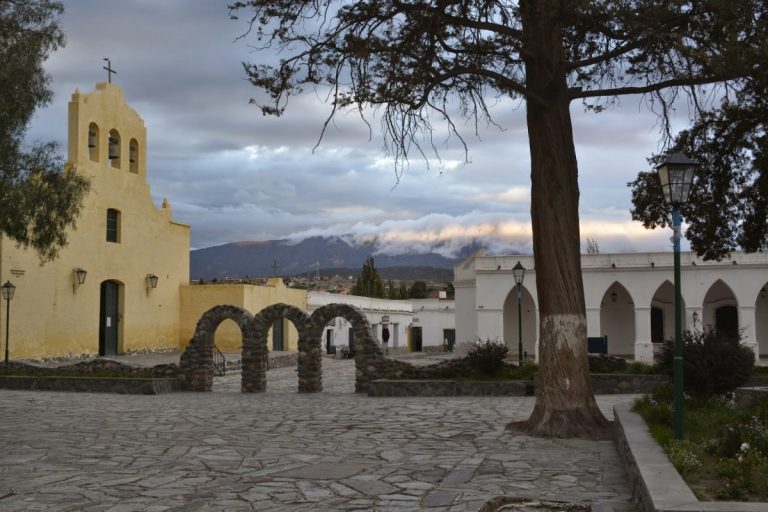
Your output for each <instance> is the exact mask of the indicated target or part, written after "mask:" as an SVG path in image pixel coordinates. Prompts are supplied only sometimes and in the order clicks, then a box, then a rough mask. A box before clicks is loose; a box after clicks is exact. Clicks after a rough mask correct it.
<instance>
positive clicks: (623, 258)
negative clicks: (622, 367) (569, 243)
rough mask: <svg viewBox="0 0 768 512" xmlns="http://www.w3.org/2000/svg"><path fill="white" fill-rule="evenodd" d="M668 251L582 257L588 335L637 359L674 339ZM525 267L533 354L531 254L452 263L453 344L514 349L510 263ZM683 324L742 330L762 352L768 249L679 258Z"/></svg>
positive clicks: (767, 343) (766, 350)
mask: <svg viewBox="0 0 768 512" xmlns="http://www.w3.org/2000/svg"><path fill="white" fill-rule="evenodd" d="M672 260H673V256H672V253H671V252H669V253H638V254H594V255H582V257H581V268H582V277H583V280H584V299H585V302H586V315H587V318H586V320H587V335H588V336H589V337H594V338H598V337H607V352H608V353H609V354H616V355H622V356H629V357H631V358H634V359H637V360H639V361H651V360H652V359H653V353H654V346H657V345H658V344H659V343H661V342H663V341H664V340H666V339H671V338H672V337H673V336H674V286H673V275H672V274H673V266H672V265H673V261H672ZM518 261H519V262H520V263H521V264H522V265H523V266H524V267H525V268H526V273H525V278H524V281H523V286H522V301H521V310H522V311H521V312H522V315H521V316H522V318H521V320H522V334H523V336H522V337H523V350H524V351H525V352H527V353H528V354H529V355H530V356H534V355H536V354H538V328H539V308H538V299H537V294H536V269H535V268H534V261H533V257H532V256H498V257H489V256H481V255H476V256H473V257H472V258H469V259H467V260H466V261H464V262H462V263H459V264H457V265H456V266H455V267H454V281H453V284H454V287H455V289H456V337H457V341H458V342H463V341H471V340H476V339H478V338H481V339H500V340H504V341H505V342H506V343H507V344H508V345H509V347H510V352H514V353H515V354H516V353H517V347H518V325H519V324H518V321H519V319H518V306H517V291H516V284H515V280H514V276H513V274H512V268H513V267H514V266H515V264H516V263H517V262H518ZM681 261H682V272H681V274H682V275H681V280H682V282H681V289H682V291H681V295H682V299H683V312H684V314H683V328H684V329H703V328H716V329H719V330H724V331H730V332H740V333H741V335H742V341H743V342H744V343H745V344H746V345H748V346H749V347H751V348H752V350H753V351H754V352H755V354H759V355H761V356H763V357H766V356H768V254H765V253H755V254H744V253H741V252H734V253H732V254H731V256H730V259H726V260H723V261H719V262H717V261H703V260H701V259H699V258H697V257H696V256H695V255H694V254H691V253H683V254H682V255H681Z"/></svg>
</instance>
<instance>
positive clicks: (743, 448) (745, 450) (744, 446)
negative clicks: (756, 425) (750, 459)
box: [741, 443, 749, 452]
mask: <svg viewBox="0 0 768 512" xmlns="http://www.w3.org/2000/svg"><path fill="white" fill-rule="evenodd" d="M748 450H749V443H741V451H743V452H747V451H748Z"/></svg>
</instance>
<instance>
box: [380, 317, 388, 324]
mask: <svg viewBox="0 0 768 512" xmlns="http://www.w3.org/2000/svg"><path fill="white" fill-rule="evenodd" d="M381 323H383V324H388V323H389V315H384V316H382V317H381Z"/></svg>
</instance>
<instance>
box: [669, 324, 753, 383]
mask: <svg viewBox="0 0 768 512" xmlns="http://www.w3.org/2000/svg"><path fill="white" fill-rule="evenodd" d="M682 342H683V365H684V367H683V375H684V383H685V390H686V391H687V392H688V393H690V394H691V395H693V396H696V397H699V398H708V397H711V396H714V395H716V394H722V393H727V392H730V391H733V390H734V389H736V388H737V387H739V386H741V385H743V384H744V383H746V382H747V380H749V377H750V376H751V375H752V368H753V366H754V364H755V354H754V352H752V350H750V349H749V348H747V347H745V346H744V345H742V344H741V340H740V337H739V336H733V335H727V334H725V333H720V332H717V331H715V330H711V329H707V330H704V331H693V332H692V331H685V332H683V339H682ZM674 356H675V348H674V342H673V341H672V340H668V341H666V342H665V343H664V345H663V346H662V349H661V351H660V352H659V355H658V361H657V363H658V366H659V368H660V369H661V370H662V371H663V372H664V373H666V374H667V375H670V376H671V375H672V373H673V361H674Z"/></svg>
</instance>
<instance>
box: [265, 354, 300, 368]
mask: <svg viewBox="0 0 768 512" xmlns="http://www.w3.org/2000/svg"><path fill="white" fill-rule="evenodd" d="M297 364H299V353H298V352H291V353H290V354H280V355H277V356H273V355H272V354H269V369H270V370H273V369H275V368H287V367H289V366H296V365H297Z"/></svg>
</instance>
